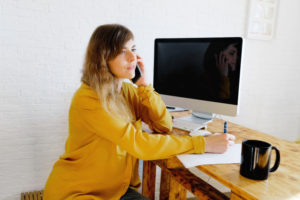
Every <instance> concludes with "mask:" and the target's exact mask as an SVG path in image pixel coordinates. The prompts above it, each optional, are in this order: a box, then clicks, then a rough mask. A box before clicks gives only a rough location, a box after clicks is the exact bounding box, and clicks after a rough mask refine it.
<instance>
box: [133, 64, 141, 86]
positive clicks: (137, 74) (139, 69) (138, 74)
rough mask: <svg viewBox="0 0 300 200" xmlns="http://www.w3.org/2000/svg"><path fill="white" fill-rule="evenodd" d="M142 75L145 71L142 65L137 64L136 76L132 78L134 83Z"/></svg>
mask: <svg viewBox="0 0 300 200" xmlns="http://www.w3.org/2000/svg"><path fill="white" fill-rule="evenodd" d="M142 75H143V73H142V70H141V68H140V66H139V65H138V64H136V68H135V76H134V77H133V79H131V81H132V82H133V83H136V82H137V81H138V80H139V79H140V78H141V77H142Z"/></svg>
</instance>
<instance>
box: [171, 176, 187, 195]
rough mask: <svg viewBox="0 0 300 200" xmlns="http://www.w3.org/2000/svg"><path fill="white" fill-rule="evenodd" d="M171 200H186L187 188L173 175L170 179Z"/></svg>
mask: <svg viewBox="0 0 300 200" xmlns="http://www.w3.org/2000/svg"><path fill="white" fill-rule="evenodd" d="M169 200H186V189H185V188H184V186H183V185H181V183H179V182H177V180H176V179H175V178H173V177H172V178H171V180H170V194H169Z"/></svg>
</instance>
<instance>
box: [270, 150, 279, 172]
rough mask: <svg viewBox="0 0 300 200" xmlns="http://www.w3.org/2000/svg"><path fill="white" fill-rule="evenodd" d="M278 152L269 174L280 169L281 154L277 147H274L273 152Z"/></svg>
mask: <svg viewBox="0 0 300 200" xmlns="http://www.w3.org/2000/svg"><path fill="white" fill-rule="evenodd" d="M273 149H274V150H275V151H276V161H275V163H274V166H273V167H272V168H271V169H270V170H269V172H274V171H276V169H277V168H278V167H279V163H280V152H279V150H278V149H277V148H276V147H273V146H272V150H273Z"/></svg>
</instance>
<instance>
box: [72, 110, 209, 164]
mask: <svg viewBox="0 0 300 200" xmlns="http://www.w3.org/2000/svg"><path fill="white" fill-rule="evenodd" d="M70 118H72V120H71V121H72V122H73V123H76V126H81V127H82V128H84V129H85V130H88V131H89V132H92V133H94V134H96V135H97V136H99V137H100V138H102V139H106V140H109V141H111V142H112V143H114V144H117V145H119V146H120V147H122V148H123V149H125V150H126V151H127V152H128V153H130V154H131V155H133V156H135V157H136V158H139V159H142V160H156V159H165V158H169V157H172V156H175V155H178V154H189V153H203V152H204V150H205V140H204V138H203V137H202V136H197V137H190V136H182V137H176V136H171V135H162V134H149V133H147V132H143V131H142V128H141V121H140V120H138V121H136V122H135V123H128V122H125V121H124V120H122V119H120V118H118V117H116V116H111V115H110V114H108V113H107V112H105V111H104V109H103V108H101V107H97V108H94V109H85V108H78V107H73V108H71V111H70Z"/></svg>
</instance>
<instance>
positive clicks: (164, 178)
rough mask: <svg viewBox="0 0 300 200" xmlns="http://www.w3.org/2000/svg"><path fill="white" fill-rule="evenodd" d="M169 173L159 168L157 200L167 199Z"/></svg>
mask: <svg viewBox="0 0 300 200" xmlns="http://www.w3.org/2000/svg"><path fill="white" fill-rule="evenodd" d="M169 193H170V174H169V172H167V171H166V170H164V169H161V177H160V192H159V200H169Z"/></svg>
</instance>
